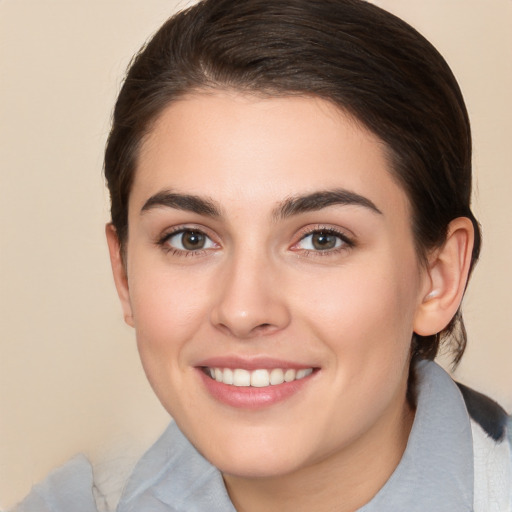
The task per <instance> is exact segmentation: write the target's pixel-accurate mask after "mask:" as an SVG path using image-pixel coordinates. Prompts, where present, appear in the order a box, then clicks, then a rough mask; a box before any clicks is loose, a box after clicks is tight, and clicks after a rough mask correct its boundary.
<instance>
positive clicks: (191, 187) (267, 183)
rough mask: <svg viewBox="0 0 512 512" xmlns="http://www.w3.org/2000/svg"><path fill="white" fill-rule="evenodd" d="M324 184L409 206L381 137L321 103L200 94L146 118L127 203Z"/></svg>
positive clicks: (288, 192) (265, 195)
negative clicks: (149, 121)
mask: <svg viewBox="0 0 512 512" xmlns="http://www.w3.org/2000/svg"><path fill="white" fill-rule="evenodd" d="M333 188H344V189H347V190H349V191H351V192H354V193H358V194H361V195H364V196H369V199H371V201H372V202H374V203H376V202H378V203H380V204H381V205H386V204H388V205H391V204H394V205H395V207H400V206H401V207H402V211H403V213H404V214H407V213H408V201H407V198H406V196H405V194H404V192H403V191H402V189H401V188H400V187H399V186H398V185H397V183H396V181H395V179H394V178H393V176H392V174H391V172H390V165H389V161H388V158H387V151H386V147H385V145H384V143H383V142H382V141H381V140H380V139H379V138H378V137H377V136H375V135H374V134H373V133H371V132H370V131H368V130H367V129H365V128H364V127H363V126H362V125H361V124H360V123H358V122H357V121H356V120H355V119H354V118H353V117H351V116H349V115H348V114H346V113H345V112H342V111H341V110H340V109H338V108H337V107H335V106H334V105H332V104H331V103H330V102H328V101H325V100H322V99H319V98H314V97H280V98H262V97H260V96H255V95H245V94H240V93H235V92H227V91H216V92H205V93H196V94H191V95H188V96H185V97H183V98H182V99H180V100H178V101H176V102H174V103H172V104H171V105H169V106H168V107H167V108H166V109H165V110H164V111H163V112H162V114H161V115H160V117H159V118H158V119H157V121H156V122H155V123H154V125H153V127H152V129H151V131H150V132H149V134H148V136H147V137H146V139H145V141H144V143H143V145H142V147H141V151H140V154H139V159H138V166H137V170H136V174H135V179H134V184H133V188H132V197H131V199H130V207H134V208H137V207H138V208H140V207H141V205H142V204H143V202H144V201H145V200H147V198H148V197H150V196H151V195H154V194H155V193H158V192H159V191H161V190H165V189H172V190H177V191H178V192H184V193H190V194H196V195H204V194H207V195H209V196H212V195H215V196H216V199H218V201H220V202H221V203H223V204H226V205H229V204H232V203H239V205H241V204H243V205H245V206H246V207H249V206H250V205H251V204H254V203H257V204H258V205H261V204H262V202H265V203H266V202H268V203H269V205H270V204H271V203H274V204H275V203H276V202H279V201H282V200H283V198H285V197H291V196H295V195H297V194H306V193H311V192H315V191H318V190H327V189H333Z"/></svg>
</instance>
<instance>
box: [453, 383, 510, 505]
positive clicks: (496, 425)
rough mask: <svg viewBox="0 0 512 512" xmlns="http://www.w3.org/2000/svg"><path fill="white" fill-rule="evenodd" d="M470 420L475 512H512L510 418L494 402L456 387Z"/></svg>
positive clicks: (461, 386) (461, 385) (474, 392)
mask: <svg viewBox="0 0 512 512" xmlns="http://www.w3.org/2000/svg"><path fill="white" fill-rule="evenodd" d="M457 386H458V387H459V389H460V391H461V393H462V396H463V398H464V401H465V403H466V407H467V410H468V414H469V416H470V418H471V431H472V437H473V456H474V482H475V489H474V502H475V510H476V511H486V512H502V511H506V512H509V511H512V450H511V439H512V435H511V427H512V420H511V417H510V416H508V415H507V413H506V411H505V410H504V409H503V408H502V407H501V406H500V405H499V404H498V403H497V402H495V401H494V400H492V399H491V398H489V397H487V396H485V395H483V394H482V393H479V392H477V391H475V390H473V389H471V388H468V387H467V386H464V385H463V384H459V383H457Z"/></svg>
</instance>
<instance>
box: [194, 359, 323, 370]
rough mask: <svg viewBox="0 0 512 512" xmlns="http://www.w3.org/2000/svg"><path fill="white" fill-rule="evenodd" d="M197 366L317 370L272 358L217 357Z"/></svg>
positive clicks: (311, 366) (200, 362)
mask: <svg viewBox="0 0 512 512" xmlns="http://www.w3.org/2000/svg"><path fill="white" fill-rule="evenodd" d="M195 366H197V367H208V368H232V369H235V368H242V369H244V370H249V371H251V370H258V369H263V368H264V369H267V370H272V369H274V368H283V369H288V368H293V369H295V370H300V369H302V368H304V369H306V368H315V367H316V365H313V364H307V363H306V364H304V363H299V362H295V361H287V360H283V359H276V358H272V357H261V356H259V357H252V358H245V357H239V356H217V357H209V358H207V359H203V360H201V361H199V362H198V363H197V364H196V365H195Z"/></svg>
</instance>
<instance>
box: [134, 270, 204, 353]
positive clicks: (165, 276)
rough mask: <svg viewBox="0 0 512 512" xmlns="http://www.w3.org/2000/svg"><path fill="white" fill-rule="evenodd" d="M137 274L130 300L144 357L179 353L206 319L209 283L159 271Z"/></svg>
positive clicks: (199, 278) (135, 274)
mask: <svg viewBox="0 0 512 512" xmlns="http://www.w3.org/2000/svg"><path fill="white" fill-rule="evenodd" d="M134 270H135V271H134V272H133V274H132V275H134V276H137V278H136V279H134V280H132V281H130V282H129V285H130V299H131V304H132V310H133V317H134V322H135V330H136V333H137V341H138V344H139V350H140V351H141V355H142V356H144V355H145V354H146V355H149V354H156V355H157V356H159V355H162V354H165V353H168V352H173V353H174V352H177V351H179V350H180V348H181V347H182V346H183V345H184V344H185V343H186V341H187V340H189V339H190V338H191V337H192V336H193V334H194V332H195V331H196V330H197V328H198V326H199V325H200V321H201V319H202V318H204V315H205V308H206V302H207V297H208V293H207V290H206V289H205V280H204V279H203V278H202V277H201V276H190V274H189V273H176V272H169V271H168V270H166V269H165V268H161V269H159V268H158V267H153V270H151V271H146V272H144V273H141V272H137V269H136V268H135V269H134Z"/></svg>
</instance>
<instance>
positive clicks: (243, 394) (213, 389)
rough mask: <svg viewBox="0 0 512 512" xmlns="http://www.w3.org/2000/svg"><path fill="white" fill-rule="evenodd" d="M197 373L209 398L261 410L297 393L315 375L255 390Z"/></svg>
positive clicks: (239, 406)
mask: <svg viewBox="0 0 512 512" xmlns="http://www.w3.org/2000/svg"><path fill="white" fill-rule="evenodd" d="M198 372H199V375H200V377H201V378H202V380H203V383H204V385H205V386H206V389H207V390H208V392H209V393H210V395H211V396H213V397H214V398H215V399H217V400H218V401H219V402H222V403H224V404H226V405H230V406H231V407H238V408H243V409H261V408H264V407H268V406H270V405H273V404H276V403H279V402H283V401H284V400H287V399H288V398H290V397H292V396H293V395H295V394H297V393H299V392H300V391H301V390H302V389H303V388H304V387H305V386H307V384H308V383H309V382H310V380H311V378H312V377H313V376H314V375H315V374H316V372H315V371H314V372H313V373H312V374H311V375H308V376H307V377H304V378H303V379H299V380H294V381H292V382H283V383H282V384H276V385H274V386H266V387H263V388H256V387H252V386H240V387H239V386H230V385H228V384H224V383H223V382H217V381H216V380H214V379H212V378H211V377H209V376H208V375H206V374H205V373H204V372H203V370H202V369H200V368H198Z"/></svg>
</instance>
